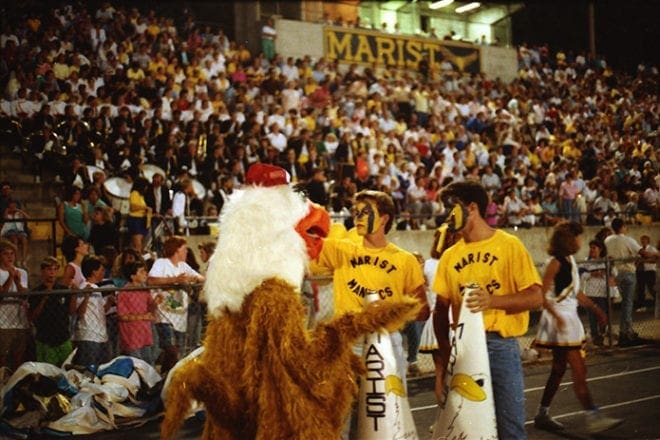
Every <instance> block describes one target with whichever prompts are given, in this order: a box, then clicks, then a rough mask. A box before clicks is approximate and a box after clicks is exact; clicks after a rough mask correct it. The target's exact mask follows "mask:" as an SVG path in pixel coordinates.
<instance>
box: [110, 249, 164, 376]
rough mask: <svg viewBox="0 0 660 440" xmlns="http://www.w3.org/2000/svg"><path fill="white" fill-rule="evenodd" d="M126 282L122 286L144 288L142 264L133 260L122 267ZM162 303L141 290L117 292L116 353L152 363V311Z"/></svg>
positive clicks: (145, 279) (143, 268)
mask: <svg viewBox="0 0 660 440" xmlns="http://www.w3.org/2000/svg"><path fill="white" fill-rule="evenodd" d="M123 272H124V277H125V278H126V279H127V280H128V283H126V285H125V287H144V286H145V284H146V282H147V276H148V275H147V269H146V267H145V265H144V263H143V262H141V261H133V262H131V263H128V264H126V265H125V266H124V267H123ZM162 300H163V296H162V295H158V296H156V297H155V298H152V296H151V292H150V291H149V290H147V289H144V290H126V291H119V293H118V294H117V315H118V316H119V350H120V351H121V353H122V354H124V355H126V356H133V357H136V358H139V359H142V360H144V361H145V362H147V363H150V364H151V363H152V362H153V353H152V351H151V350H152V345H153V343H154V341H153V334H152V333H151V322H152V321H153V320H154V311H155V310H156V307H158V304H160V302H161V301H162Z"/></svg>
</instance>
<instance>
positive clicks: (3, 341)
mask: <svg viewBox="0 0 660 440" xmlns="http://www.w3.org/2000/svg"><path fill="white" fill-rule="evenodd" d="M27 290H28V274H27V272H26V271H25V270H24V269H21V268H19V267H16V246H15V245H14V244H13V243H11V242H10V241H7V240H5V239H2V240H0V367H8V368H10V369H11V370H12V371H16V368H17V367H18V366H20V365H21V364H22V363H23V360H25V359H26V354H27V353H26V351H27V347H28V342H29V341H30V339H31V337H32V333H31V329H30V325H29V323H28V317H27V314H26V310H27V307H26V305H27V304H26V300H25V297H12V296H10V294H11V293H13V292H25V291H27Z"/></svg>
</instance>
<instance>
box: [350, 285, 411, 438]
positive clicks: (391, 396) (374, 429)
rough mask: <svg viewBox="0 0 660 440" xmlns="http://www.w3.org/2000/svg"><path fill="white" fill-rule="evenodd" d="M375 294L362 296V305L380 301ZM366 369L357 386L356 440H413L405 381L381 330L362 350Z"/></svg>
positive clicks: (388, 342)
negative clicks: (363, 302) (363, 297)
mask: <svg viewBox="0 0 660 440" xmlns="http://www.w3.org/2000/svg"><path fill="white" fill-rule="evenodd" d="M379 300H380V297H379V296H378V293H377V292H370V293H368V294H367V295H366V296H365V304H369V303H371V302H373V301H379ZM362 362H363V364H364V365H365V367H366V369H367V373H366V375H365V376H364V377H363V378H362V380H361V382H360V394H359V395H360V397H359V403H358V415H357V435H358V436H357V438H358V439H360V440H372V439H373V440H385V439H387V440H390V439H392V440H394V439H416V438H418V437H417V429H416V428H415V421H414V420H413V417H412V412H411V411H410V406H409V404H408V397H407V394H406V387H405V385H404V379H405V378H402V377H400V375H399V370H398V369H397V364H396V356H395V354H394V348H393V346H392V339H391V337H390V334H389V333H388V332H387V331H386V330H385V329H381V330H380V331H378V332H374V333H371V334H369V335H368V336H367V337H366V339H365V343H364V348H363V350H362Z"/></svg>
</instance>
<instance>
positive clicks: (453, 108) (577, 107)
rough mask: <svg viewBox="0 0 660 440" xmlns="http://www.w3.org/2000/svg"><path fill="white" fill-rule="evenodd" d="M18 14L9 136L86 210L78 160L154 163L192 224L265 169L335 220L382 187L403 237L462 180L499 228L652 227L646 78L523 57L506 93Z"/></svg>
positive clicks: (61, 16) (459, 79)
mask: <svg viewBox="0 0 660 440" xmlns="http://www.w3.org/2000/svg"><path fill="white" fill-rule="evenodd" d="M13 18H15V20H8V22H7V23H8V24H7V25H6V26H5V28H4V29H3V31H2V34H1V35H0V45H1V47H2V54H3V56H2V62H3V66H2V72H3V77H2V87H3V90H4V95H3V100H2V106H1V107H2V117H3V118H4V120H5V121H4V122H5V125H6V126H10V127H11V128H12V129H13V130H14V133H15V134H16V135H17V136H16V141H15V142H14V143H16V145H15V146H16V147H20V148H21V149H22V151H23V154H24V158H25V161H26V165H28V166H31V167H33V168H32V169H34V172H35V176H36V178H37V179H42V178H46V179H56V181H58V182H59V181H62V182H64V183H65V184H66V185H71V184H75V185H76V186H78V187H79V188H81V189H82V190H84V191H83V198H85V197H86V192H87V191H86V188H87V187H88V186H89V185H91V184H92V183H93V182H92V172H89V169H88V170H87V172H83V171H82V170H84V169H85V165H86V166H87V167H88V168H91V169H92V170H95V171H102V172H103V174H104V176H103V177H101V179H103V178H105V180H107V179H108V178H111V177H118V178H120V179H127V180H128V181H129V183H132V182H133V181H134V180H135V179H137V178H139V177H141V176H145V175H146V173H145V171H144V168H145V165H147V168H149V166H150V165H155V166H156V167H157V168H151V169H156V170H158V171H162V172H164V173H165V174H166V175H165V178H166V183H167V184H168V186H172V185H173V184H175V183H177V182H178V181H180V180H181V179H184V178H186V177H188V178H192V179H194V180H196V181H198V182H199V183H201V184H202V185H203V187H204V190H205V191H206V193H205V194H196V196H197V198H198V199H199V203H197V204H195V207H196V210H195V211H194V212H191V213H190V214H191V215H195V214H196V215H205V214H206V213H207V210H206V208H207V207H209V206H211V205H214V206H215V207H216V208H217V210H221V208H222V201H223V200H224V197H226V195H227V194H226V193H228V192H231V191H232V190H233V189H234V188H237V187H239V186H240V185H241V184H242V183H243V181H244V174H245V171H246V168H247V167H248V166H249V165H250V164H251V163H254V162H256V161H262V162H271V163H277V164H281V165H282V166H284V167H285V168H286V169H287V171H289V173H290V174H291V175H292V180H293V181H294V182H297V183H302V184H303V186H304V187H306V188H307V190H308V192H310V195H311V196H312V198H313V200H314V201H317V202H320V203H322V204H324V205H326V206H328V208H329V209H331V210H332V211H333V212H345V211H346V209H349V208H350V206H349V205H350V194H352V193H354V192H355V191H356V190H360V189H363V188H378V189H384V190H386V191H388V192H390V193H391V194H392V195H393V196H394V198H395V199H396V201H397V207H398V209H399V212H401V213H403V212H407V213H410V214H412V216H411V217H412V218H413V219H414V220H415V221H414V222H413V223H414V224H413V227H420V226H421V227H427V226H428V227H432V226H434V225H435V224H436V219H437V218H438V217H441V215H442V211H443V206H442V203H441V202H440V201H439V200H438V198H437V195H438V188H440V187H442V186H443V185H444V184H446V183H447V182H448V181H450V180H461V179H476V180H480V181H482V182H484V183H485V184H486V186H488V187H489V189H490V191H491V194H492V200H493V204H494V205H493V208H492V216H493V217H492V222H493V224H494V225H498V226H532V225H535V224H552V223H553V222H554V221H555V220H556V219H557V218H560V217H567V218H571V217H574V218H579V219H581V220H582V221H583V222H585V223H591V224H604V223H606V222H607V221H608V220H611V218H612V217H613V216H615V215H623V216H625V217H626V218H627V219H628V220H629V221H631V222H641V221H649V220H653V219H655V218H657V214H658V211H657V206H658V189H657V188H658V187H657V176H658V173H657V170H658V162H657V157H656V150H657V149H656V148H655V146H656V142H657V141H656V139H657V138H656V136H655V134H656V130H657V124H658V108H657V103H656V93H655V92H656V91H657V69H656V68H655V67H644V66H641V65H640V68H639V70H638V72H637V74H636V75H634V76H632V75H629V74H626V73H623V72H617V71H614V70H613V69H612V68H611V67H609V66H608V65H607V63H606V61H605V60H604V59H591V58H590V57H588V56H585V55H584V54H582V53H578V54H574V53H573V52H571V51H568V52H562V51H560V52H557V53H550V51H549V50H548V48H547V47H546V46H541V47H527V45H522V46H520V47H519V49H518V54H519V76H518V78H517V79H516V80H515V81H513V82H512V83H510V84H505V83H503V82H501V81H499V80H498V79H494V78H486V77H484V76H483V75H463V74H461V73H460V72H457V71H456V70H454V68H453V67H452V66H451V65H450V63H443V64H442V65H439V66H431V68H430V70H429V71H426V70H424V72H423V74H422V73H420V72H411V71H398V70H396V69H387V70H385V69H382V68H381V67H378V66H373V67H371V68H358V67H357V66H355V65H353V66H350V67H348V68H344V67H343V66H341V67H340V66H338V65H337V64H336V63H335V62H333V61H330V60H325V59H318V60H313V59H311V58H310V57H305V58H303V59H293V58H288V59H284V58H283V57H282V56H280V55H278V54H275V56H274V57H272V60H271V61H269V60H268V59H267V58H266V57H265V56H264V54H263V53H258V54H251V53H250V52H249V51H248V50H247V49H246V47H245V45H243V44H240V45H237V44H236V42H234V41H230V40H229V39H228V37H227V36H226V35H224V32H223V30H222V29H218V28H214V27H209V26H207V25H204V26H202V25H197V24H196V23H195V20H196V17H194V16H193V15H192V14H191V13H190V11H188V10H186V11H182V15H181V16H180V17H177V18H176V19H174V18H170V17H161V16H157V15H156V14H155V13H154V11H140V10H138V9H136V8H127V7H113V6H112V5H111V4H110V3H104V4H103V5H102V6H101V7H100V8H99V9H97V10H86V9H85V8H84V7H82V6H80V5H67V6H64V7H61V8H57V9H52V10H48V11H42V12H39V13H26V14H22V15H16V16H15V17H13ZM255 38H258V36H255ZM11 122H13V125H11ZM18 140H22V144H19V143H18ZM74 157H75V158H78V159H79V160H80V162H81V165H82V166H83V167H82V170H81V171H78V167H75V168H73V169H72V167H71V164H72V163H73V160H72V158H74ZM44 163H47V164H48V167H46V168H47V169H46V168H45V167H44V166H43V164H44ZM49 170H54V173H52V174H51V173H49ZM491 170H492V172H491ZM44 173H46V174H47V175H46V176H43V174H44ZM569 175H570V176H572V179H568V178H567V176H569ZM76 176H78V177H76ZM147 177H150V175H148V176H147ZM96 184H97V185H101V186H103V182H102V181H101V182H98V181H97V182H96ZM198 187H199V186H198ZM512 189H513V193H512V192H511V190H512ZM100 190H101V198H102V199H106V203H108V202H110V200H107V199H108V195H107V194H106V190H105V189H104V188H100ZM198 192H199V191H198ZM109 204H110V203H109ZM88 214H89V213H88ZM408 227H409V226H408Z"/></svg>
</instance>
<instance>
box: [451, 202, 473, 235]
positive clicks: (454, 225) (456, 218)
mask: <svg viewBox="0 0 660 440" xmlns="http://www.w3.org/2000/svg"><path fill="white" fill-rule="evenodd" d="M448 204H449V205H450V206H452V205H453V208H452V209H451V211H449V215H448V216H447V221H446V223H447V225H448V226H449V231H450V232H458V231H460V230H461V229H463V228H464V227H465V223H466V222H467V215H468V212H467V209H466V207H465V205H463V203H461V202H460V201H459V200H449V201H448Z"/></svg>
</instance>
